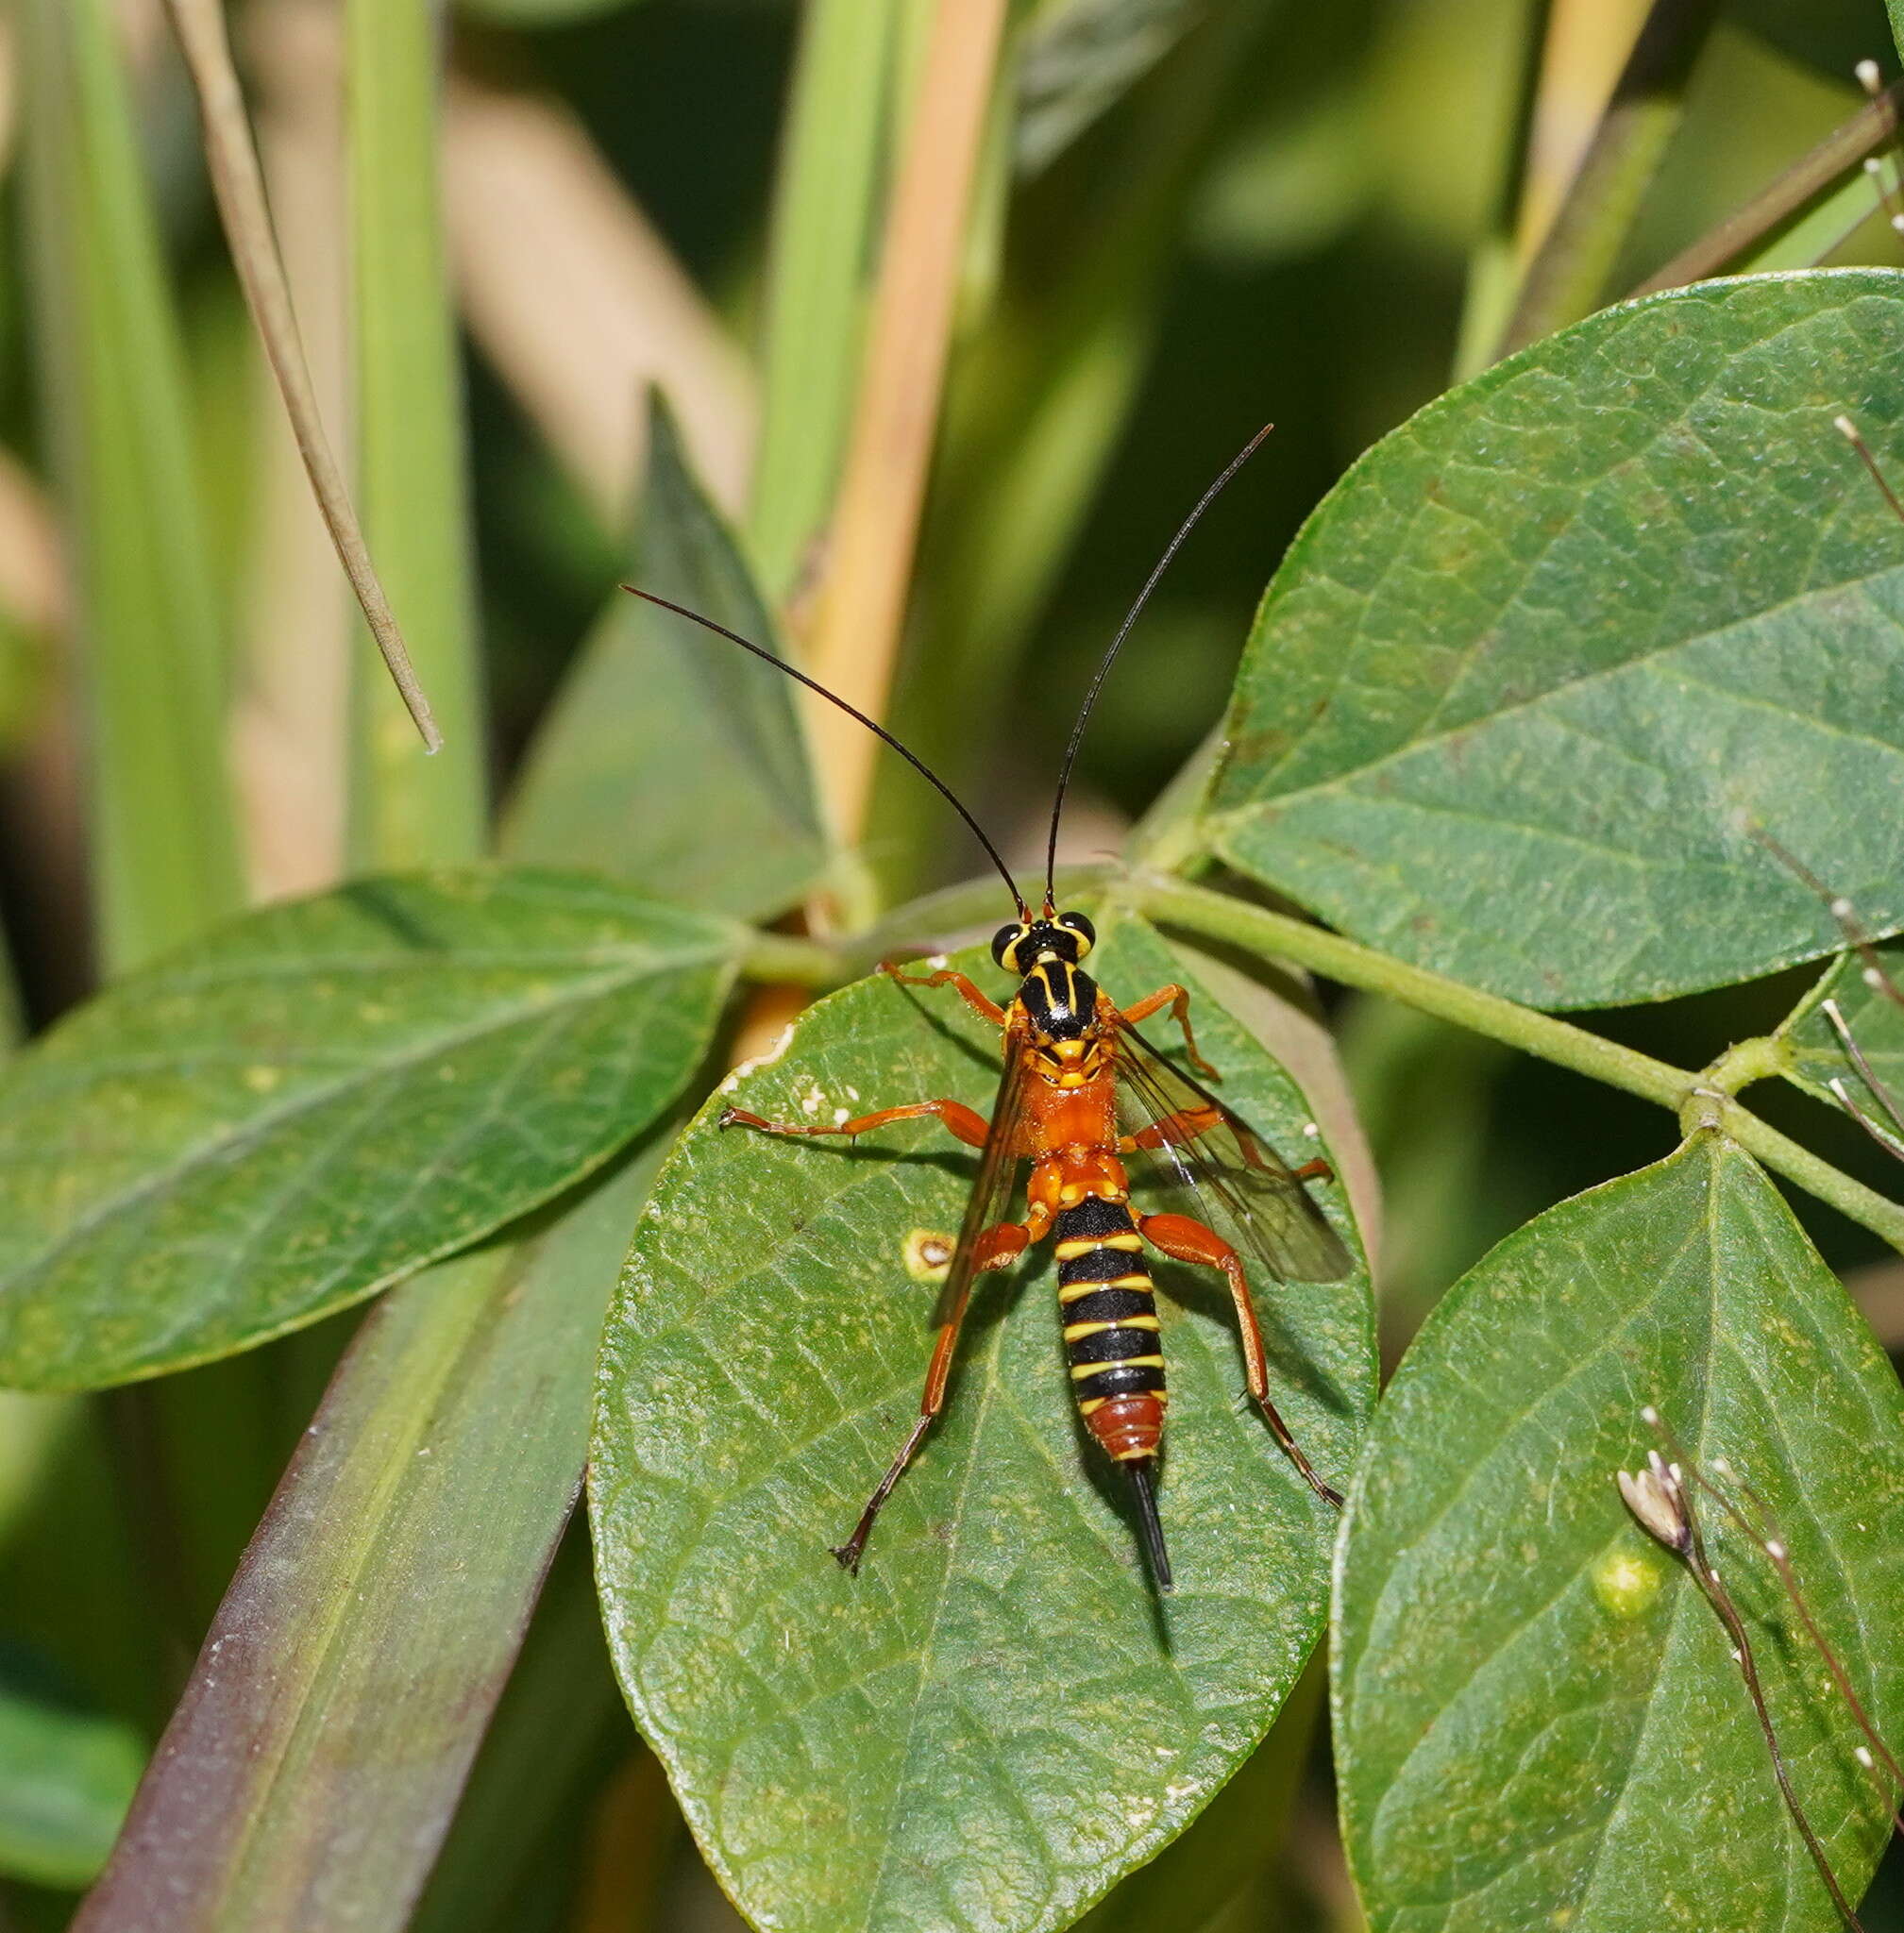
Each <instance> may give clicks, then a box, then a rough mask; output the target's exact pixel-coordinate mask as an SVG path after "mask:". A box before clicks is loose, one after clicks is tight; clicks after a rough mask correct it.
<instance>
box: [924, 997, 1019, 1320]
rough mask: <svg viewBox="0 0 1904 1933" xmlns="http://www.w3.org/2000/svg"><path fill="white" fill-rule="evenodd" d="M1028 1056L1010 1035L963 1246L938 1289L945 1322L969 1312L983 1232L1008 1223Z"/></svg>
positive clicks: (968, 1204)
mask: <svg viewBox="0 0 1904 1933" xmlns="http://www.w3.org/2000/svg"><path fill="white" fill-rule="evenodd" d="M1024 1083H1025V1074H1024V1055H1023V1054H1022V1053H1021V1052H1020V1051H1019V1041H1018V1039H1017V1037H1016V1036H1015V1035H1014V1034H1006V1035H1005V1065H1004V1072H1003V1074H1002V1075H1001V1076H1000V1079H999V1093H998V1099H997V1101H994V1102H993V1103H992V1121H991V1132H990V1133H989V1134H988V1135H986V1145H985V1147H984V1149H983V1150H982V1151H981V1152H980V1154H979V1168H978V1173H977V1175H976V1176H975V1177H974V1178H973V1181H972V1191H971V1193H970V1195H969V1196H968V1197H967V1199H966V1214H965V1220H964V1221H963V1222H962V1223H961V1224H960V1227H959V1238H958V1246H957V1247H956V1248H955V1249H954V1250H953V1251H952V1266H951V1268H950V1269H948V1270H947V1272H946V1279H945V1286H944V1287H943V1288H941V1289H940V1290H939V1298H938V1313H937V1314H936V1315H935V1318H934V1320H935V1321H936V1322H938V1323H940V1324H944V1323H947V1322H956V1321H957V1320H958V1319H960V1318H961V1317H962V1316H963V1315H964V1314H965V1306H966V1303H967V1302H968V1301H969V1298H970V1296H971V1287H972V1278H973V1277H974V1276H975V1275H976V1274H977V1273H978V1244H979V1236H980V1235H983V1234H984V1233H985V1232H986V1229H988V1228H990V1227H991V1226H992V1224H993V1223H994V1222H998V1221H1003V1219H1005V1210H1006V1209H1007V1208H1008V1207H1009V1206H1010V1205H1011V1199H1012V1189H1013V1187H1014V1186H1015V1185H1016V1184H1017V1181H1018V1172H1019V1149H1020V1148H1021V1147H1022V1146H1023V1137H1022V1136H1021V1135H1020V1134H1019V1125H1020V1123H1021V1121H1022V1120H1023V1118H1024Z"/></svg>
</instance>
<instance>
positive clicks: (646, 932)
mask: <svg viewBox="0 0 1904 1933" xmlns="http://www.w3.org/2000/svg"><path fill="white" fill-rule="evenodd" d="M734 941H735V933H734V930H733V929H732V928H730V927H728V926H726V925H724V924H722V923H720V922H718V921H716V920H712V919H708V918H704V917H701V916H698V915H694V914H689V913H683V912H678V911H675V910H674V909H672V908H668V907H664V906H658V905H654V904H652V903H651V902H649V901H646V900H643V899H636V898H634V897H633V896H632V895H631V894H629V893H627V892H625V891H622V890H620V889H618V888H616V887H614V886H611V885H608V884H606V883H604V882H599V881H594V880H589V879H587V878H583V877H567V876H564V875H560V874H548V873H534V872H527V871H524V872H467V873H450V872H445V873H439V874H433V875H421V876H416V877H411V878H390V879H379V880H365V881H360V882H356V883H354V884H351V885H348V886H345V887H344V888H342V889H341V890H339V891H337V892H334V893H329V894H327V895H325V896H323V897H321V898H319V899H307V900H303V901H301V902H297V903H295V904H290V905H280V906H274V907H270V908H267V909H266V910H264V911H262V912H261V913H257V914H253V915H251V916H249V917H247V918H245V919H243V920H241V921H239V922H237V923H236V924H234V925H231V926H228V927H226V928H225V929H224V930H223V931H221V932H219V933H215V934H213V935H212V936H211V938H209V939H207V940H205V941H203V942H201V943H199V944H197V945H195V946H194V947H191V948H189V949H187V950H184V951H182V952H179V953H177V954H174V955H173V956H171V958H169V959H168V960H166V961H165V962H163V963H161V964H160V966H158V967H153V968H150V969H148V970H147V971H145V972H143V973H142V974H139V975H136V976H132V977H129V978H127V979H126V980H125V981H123V982H121V983H118V984H117V985H115V986H113V987H112V988H110V989H109V990H108V991H107V992H106V993H105V994H103V995H102V996H101V997H100V998H99V999H98V1000H94V1001H93V1003H92V1004H91V1005H90V1006H88V1007H86V1008H84V1009H83V1010H82V1011H80V1012H79V1013H78V1014H76V1015H75V1016H74V1017H73V1018H72V1019H70V1020H68V1021H67V1022H65V1023H64V1024H63V1025H62V1026H60V1027H58V1028H56V1029H55V1030H54V1031H53V1032H52V1033H51V1034H48V1035H47V1036H46V1037H45V1038H44V1039H43V1040H42V1042H41V1043H40V1044H39V1045H37V1046H36V1047H34V1048H31V1049H29V1050H28V1051H26V1052H25V1053H24V1054H22V1055H21V1056H20V1058H19V1060H18V1062H17V1063H16V1064H15V1067H14V1068H13V1070H12V1071H11V1073H10V1075H9V1077H8V1080H7V1081H6V1083H5V1084H4V1085H0V1202H4V1210H0V1383H6V1384H9V1385H12V1386H15V1387H27V1388H73V1387H95V1386H97V1385H100V1384H105V1383H111V1382H117V1381H124V1380H126V1379H128V1378H133V1377H139V1376H145V1375H152V1374H156V1373H158V1372H160V1371H161V1370H172V1369H177V1368H179V1367H181V1366H183V1365H184V1364H187V1363H192V1362H199V1361H203V1360H205V1359H207V1358H209V1357H212V1356H218V1355H225V1354H229V1353H231V1352H233V1351H235V1350H239V1349H244V1348H245V1347H247V1346H249V1345H250V1344H253V1343H256V1342H261V1341H262V1340H263V1339H264V1338H265V1337H266V1336H273V1335H276V1334H278V1333H279V1332H281V1331H283V1330H286V1329H294V1328H297V1327H300V1326H302V1325H303V1324H305V1323H307V1322H311V1321H313V1320H315V1319H316V1318H318V1317H319V1316H321V1315H324V1314H326V1313H328V1312H329V1310H332V1309H335V1308H338V1307H341V1306H342V1305H343V1304H345V1303H350V1302H354V1301H357V1300H359V1299H360V1298H362V1297H363V1296H366V1295H369V1294H370V1293H372V1292H373V1291H374V1290H376V1289H378V1288H380V1287H383V1286H386V1285H387V1284H389V1283H391V1282H393V1281H396V1280H397V1279H398V1278H400V1277H401V1276H404V1275H407V1274H409V1273H411V1272H412V1271H413V1270H414V1269H418V1268H420V1267H421V1266H422V1265H423V1264H424V1263H426V1262H429V1261H432V1260H434V1259H435V1258H436V1257H438V1256H440V1255H444V1254H447V1253H448V1252H451V1251H453V1250H455V1249H458V1248H461V1247H463V1246H464V1245H465V1244H466V1243H468V1242H471V1241H473V1240H475V1239H477V1238H478V1237H479V1236H480V1235H485V1234H487V1233H488V1232H489V1231H490V1230H491V1229H494V1228H496V1227H497V1226H498V1225H499V1224H500V1223H502V1222H503V1221H505V1220H508V1219H510V1218H512V1217H514V1216H517V1215H520V1214H522V1213H524V1212H525V1211H527V1210H528V1209H530V1208H531V1207H533V1206H535V1204H536V1203H537V1202H542V1201H545V1200H547V1199H548V1197H549V1196H551V1195H553V1194H554V1193H556V1192H557V1191H558V1190H559V1189H561V1188H563V1187H565V1186H567V1185H569V1184H570V1183H572V1182H573V1181H575V1180H576V1179H577V1178H578V1177H580V1176H581V1174H583V1173H585V1172H586V1171H587V1170H588V1169H590V1168H594V1167H595V1166H596V1165H597V1164H598V1163H599V1162H601V1161H603V1160H605V1159H606V1158H607V1156H608V1155H609V1154H611V1153H612V1152H613V1151H615V1149H616V1148H618V1147H619V1146H621V1145H622V1143H623V1142H625V1141H627V1140H628V1139H629V1138H630V1137H631V1136H632V1135H635V1134H637V1133H638V1132H639V1131H640V1130H641V1129H642V1128H644V1127H645V1126H647V1125H648V1123H649V1122H650V1121H651V1120H653V1119H654V1118H656V1116H657V1115H659V1114H660V1113H661V1111H662V1110H663V1109H664V1108H665V1107H666V1105H667V1104H668V1102H669V1101H672V1100H673V1099H674V1097H675V1096H676V1095H677V1094H678V1093H679V1092H680V1091H681V1089H682V1085H683V1084H684V1083H685V1082H686V1080H687V1078H688V1075H689V1074H690V1072H691V1071H692V1070H693V1068H694V1067H695V1064H696V1063H697V1062H698V1061H699V1058H700V1056H701V1055H702V1054H703V1053H704V1052H705V1051H706V1050H707V1045H708V1040H709V1038H710V1035H711V1034H712V1032H713V1028H714V1023H715V1018H716V1014H717V1012H718V1010H719V1005H720V1001H721V998H722V995H723V993H724V992H725V990H726V987H727V985H728V983H729V979H730V976H731V974H732V971H733V959H732V956H733V949H734Z"/></svg>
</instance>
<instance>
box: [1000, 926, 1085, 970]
mask: <svg viewBox="0 0 1904 1933" xmlns="http://www.w3.org/2000/svg"><path fill="white" fill-rule="evenodd" d="M1097 941H1098V930H1097V928H1096V927H1094V926H1093V925H1092V924H1091V923H1090V921H1089V920H1088V919H1087V918H1086V917H1085V916H1084V915H1083V914H1082V913H1060V914H1058V915H1057V916H1056V917H1055V918H1052V919H1015V920H1013V921H1012V922H1011V924H1010V925H1008V926H1002V927H1000V928H999V930H998V932H997V933H994V934H993V935H992V958H993V959H994V960H996V961H997V962H998V964H999V965H1000V966H1001V967H1003V968H1004V970H1005V971H1006V972H1007V973H1016V974H1018V975H1019V977H1020V978H1022V977H1023V976H1024V975H1025V974H1027V973H1029V972H1030V971H1031V970H1032V968H1033V967H1036V966H1037V965H1038V964H1039V963H1040V962H1041V961H1049V960H1057V961H1062V962H1064V963H1065V964H1067V965H1069V966H1072V967H1075V966H1076V965H1077V964H1078V962H1079V961H1080V960H1082V959H1083V958H1084V957H1085V955H1086V954H1087V953H1088V952H1089V951H1090V950H1091V949H1092V948H1093V947H1094V946H1096V945H1097Z"/></svg>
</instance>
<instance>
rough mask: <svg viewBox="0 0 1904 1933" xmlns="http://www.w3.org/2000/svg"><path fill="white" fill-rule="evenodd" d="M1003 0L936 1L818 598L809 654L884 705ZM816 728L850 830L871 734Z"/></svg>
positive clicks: (862, 702) (835, 801)
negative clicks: (936, 5)
mask: <svg viewBox="0 0 1904 1933" xmlns="http://www.w3.org/2000/svg"><path fill="white" fill-rule="evenodd" d="M1005 11H1006V8H1005V0H940V5H939V7H938V8H937V10H936V12H935V16H934V19H933V25H932V32H931V37H930V40H929V42H928V44H927V48H926V54H925V61H924V67H923V77H922V79H921V81H920V83H919V94H918V107H917V108H916V109H915V111H914V114H913V118H912V124H911V126H910V127H909V128H908V130H907V133H906V138H905V151H904V155H903V158H902V160H901V165H900V170H899V177H898V180H897V182H896V183H895V185H894V188H893V193H892V200H891V203H890V206H889V208H888V210H887V214H886V221H885V239H884V244H883V246H882V249H881V254H880V269H879V282H878V287H877V289H876V291H875V293H874V297H873V307H872V316H871V322H870V326H869V328H868V342H867V355H866V365H865V371H864V374H863V376H862V378H861V382H860V391H859V399H858V405H857V408H856V410H855V412H854V416H853V424H852V433H851V439H850V441H849V444H848V447H847V454H846V462H845V466H844V469H843V472H842V477H841V481H840V488H839V496H838V498H837V499H836V502H835V506H834V522H833V529H832V532H831V536H830V540H829V549H828V555H827V559H826V563H825V565H824V566H823V571H822V575H821V579H820V582H819V588H818V591H817V596H816V597H815V599H814V607H813V608H814V623H813V630H812V638H811V647H810V652H809V656H808V660H807V662H808V665H809V667H810V668H811V670H812V672H813V675H814V676H815V677H816V678H817V679H818V680H819V681H821V682H822V683H824V684H827V685H830V686H831V687H832V688H833V689H834V690H835V691H837V692H838V693H840V695H841V696H842V697H844V698H848V699H849V700H850V701H851V703H853V704H855V705H857V706H858V707H859V708H860V710H861V711H863V712H865V713H867V714H868V715H870V716H872V717H875V718H877V717H880V716H883V715H884V714H885V709H886V699H887V697H888V694H889V692H890V690H891V686H892V675H893V666H894V663H895V660H896V659H897V656H898V652H899V640H900V629H901V624H902V623H903V621H904V617H905V600H906V587H907V584H908V582H909V581H910V580H911V576H912V562H913V550H914V546H915V544H916V542H917V540H918V524H919V513H920V509H921V507H922V505H923V503H924V499H925V485H926V472H927V468H928V465H929V463H930V462H931V458H932V449H933V440H934V434H935V429H936V428H937V424H938V414H939V400H940V393H941V391H942V389H943V387H944V381H945V367H946V357H947V353H948V350H949V348H950V345H951V341H952V311H953V307H954V303H955V299H956V296H957V294H958V278H959V265H960V261H961V258H962V255H963V251H964V244H965V235H966V219H967V212H968V210H969V206H970V201H971V189H972V180H973V176H974V174H975V173H976V170H977V165H978V159H979V148H980V143H981V139H982V137H983V134H984V131H985V124H986V109H987V108H988V106H989V105H990V101H991V91H992V84H993V76H994V73H995V71H996V68H997V65H998V57H999V46H1000V42H1001V40H1002V38H1003V31H1004V23H1005ZM808 723H809V729H810V731H811V732H812V742H813V746H814V750H815V754H816V759H817V765H818V768H819V774H820V782H821V786H822V788H823V790H824V793H825V797H826V803H827V807H828V809H829V811H830V813H831V815H832V817H833V822H834V828H835V829H836V831H837V832H838V834H839V836H840V837H841V838H842V839H844V840H849V841H851V840H852V839H854V838H856V837H857V835H858V833H859V832H860V829H861V827H862V826H863V824H864V822H865V818H866V812H867V806H868V800H869V798H870V796H871V791H872V777H873V761H874V757H875V754H876V753H877V752H878V749H879V743H878V741H877V740H876V739H875V738H874V737H873V736H872V735H871V733H870V732H868V731H863V730H862V729H861V728H860V727H859V726H857V725H855V724H853V723H852V721H851V719H849V718H846V717H843V716H841V715H839V714H836V713H834V711H833V710H832V708H831V707H830V706H821V705H816V707H815V709H814V710H813V712H812V713H811V714H809V720H808Z"/></svg>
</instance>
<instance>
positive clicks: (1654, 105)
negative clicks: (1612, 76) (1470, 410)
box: [1501, 0, 1718, 355]
mask: <svg viewBox="0 0 1904 1933" xmlns="http://www.w3.org/2000/svg"><path fill="white" fill-rule="evenodd" d="M1717 11H1718V8H1717V4H1716V0H1653V6H1652V8H1651V10H1650V11H1649V12H1648V13H1647V15H1646V20H1645V24H1644V25H1643V26H1642V27H1641V29H1640V34H1639V38H1638V39H1637V40H1636V41H1635V42H1633V51H1632V53H1631V55H1630V56H1629V57H1628V58H1627V61H1626V68H1625V70H1624V72H1623V73H1622V74H1621V76H1620V78H1619V81H1618V83H1617V84H1616V85H1615V87H1614V89H1613V95H1612V98H1611V99H1610V100H1609V102H1608V103H1607V111H1606V112H1605V113H1604V114H1603V115H1602V116H1601V117H1600V125H1599V126H1597V127H1596V128H1595V129H1594V130H1593V138H1592V142H1591V143H1589V144H1588V148H1587V152H1586V154H1585V155H1584V156H1583V157H1582V159H1581V161H1580V168H1579V172H1578V174H1576V175H1575V176H1574V182H1573V185H1572V187H1570V188H1569V189H1568V191H1567V194H1566V199H1565V200H1564V201H1562V202H1561V204H1560V208H1559V212H1558V213H1557V214H1556V215H1555V217H1554V225H1553V227H1551V228H1550V229H1549V230H1548V231H1547V235H1546V239H1545V240H1544V241H1542V244H1541V246H1540V249H1539V251H1538V252H1537V253H1536V255H1535V257H1534V260H1533V261H1531V262H1530V263H1529V264H1528V266H1527V273H1526V277H1525V279H1524V280H1523V282H1522V284H1521V295H1520V300H1519V301H1518V302H1517V303H1516V304H1515V305H1514V312H1513V314H1512V316H1511V317H1509V319H1508V327H1507V329H1506V332H1505V333H1504V334H1503V336H1502V339H1501V353H1502V354H1503V355H1505V354H1508V352H1509V351H1511V350H1514V349H1518V348H1521V347H1523V346H1525V345H1526V344H1528V343H1532V342H1538V341H1539V340H1540V339H1541V338H1542V336H1546V335H1551V334H1552V333H1553V332H1554V331H1555V330H1556V329H1557V328H1563V327H1564V326H1565V325H1566V324H1568V323H1570V322H1577V321H1578V320H1579V319H1580V317H1581V316H1583V315H1588V314H1591V313H1592V311H1593V310H1594V309H1596V308H1597V307H1598V306H1599V301H1600V294H1601V291H1602V290H1603V289H1604V288H1605V287H1606V284H1607V277H1608V276H1609V273H1610V272H1611V270H1612V266H1613V261H1614V259H1615V257H1616V256H1617V255H1618V254H1619V252H1620V248H1621V245H1622V244H1624V243H1625V241H1626V235H1627V232H1628V230H1629V229H1630V228H1631V227H1632V223H1633V217H1634V216H1635V215H1636V214H1637V213H1638V212H1639V209H1640V204H1641V203H1642V202H1643V200H1644V199H1645V195H1646V190H1647V188H1648V187H1649V186H1650V185H1651V183H1652V180H1653V176H1654V175H1655V174H1656V173H1657V172H1658V169H1659V166H1660V160H1662V159H1663V157H1664V155H1665V152H1666V145H1667V143H1669V142H1670V141H1671V140H1672V138H1673V136H1674V134H1675V132H1676V131H1677V128H1678V126H1679V121H1680V117H1681V115H1682V113H1683V112H1684V109H1685V99H1686V82H1687V80H1688V79H1689V78H1690V76H1691V75H1692V72H1693V63H1694V62H1695V61H1696V60H1697V59H1698V57H1699V51H1700V49H1701V48H1702V47H1703V46H1704V45H1705V44H1706V37H1707V35H1708V34H1709V33H1710V31H1711V27H1712V22H1713V19H1714V17H1715V15H1716V13H1717Z"/></svg>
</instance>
